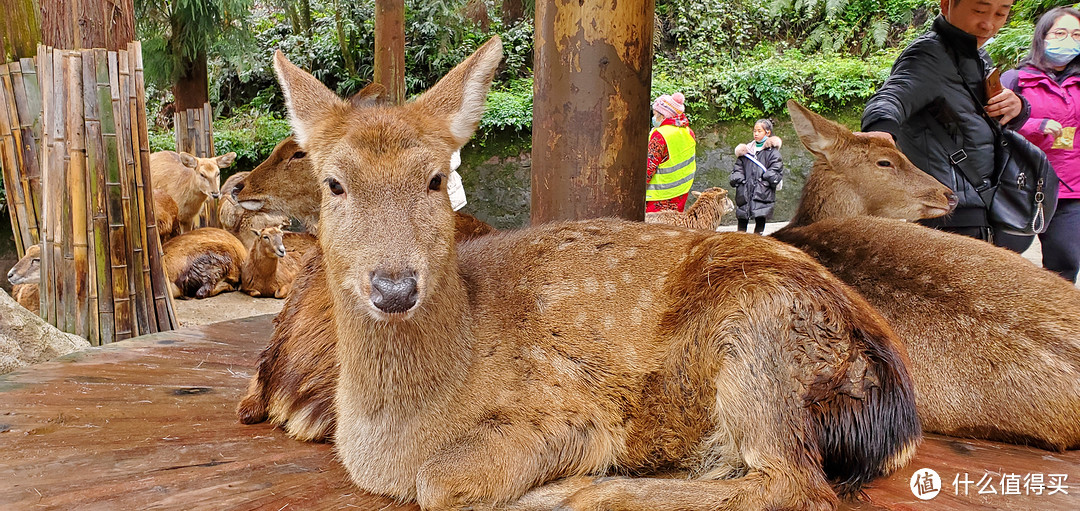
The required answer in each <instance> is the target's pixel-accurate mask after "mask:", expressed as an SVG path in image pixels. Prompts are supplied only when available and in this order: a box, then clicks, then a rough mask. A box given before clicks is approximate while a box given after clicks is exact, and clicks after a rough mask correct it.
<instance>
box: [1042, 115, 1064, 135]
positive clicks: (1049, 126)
mask: <svg viewBox="0 0 1080 511" xmlns="http://www.w3.org/2000/svg"><path fill="white" fill-rule="evenodd" d="M1043 133H1046V134H1047V135H1050V136H1052V137H1054V140H1057V138H1058V137H1060V136H1061V123H1060V122H1057V121H1055V120H1053V119H1047V120H1046V127H1045V128H1043Z"/></svg>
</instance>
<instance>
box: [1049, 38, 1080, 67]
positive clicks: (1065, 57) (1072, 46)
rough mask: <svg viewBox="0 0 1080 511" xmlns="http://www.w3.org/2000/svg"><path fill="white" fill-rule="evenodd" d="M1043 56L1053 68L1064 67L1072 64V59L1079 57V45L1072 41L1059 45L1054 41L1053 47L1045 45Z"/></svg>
mask: <svg viewBox="0 0 1080 511" xmlns="http://www.w3.org/2000/svg"><path fill="white" fill-rule="evenodd" d="M1043 54H1044V55H1045V56H1046V60H1048V61H1050V63H1051V64H1053V65H1055V66H1064V65H1065V64H1068V63H1069V62H1072V59H1073V58H1075V57H1076V56H1077V55H1080V45H1078V44H1077V43H1076V42H1073V41H1069V42H1064V41H1063V42H1061V43H1059V42H1057V41H1055V42H1054V44H1053V45H1051V44H1047V45H1046V51H1044V52H1043Z"/></svg>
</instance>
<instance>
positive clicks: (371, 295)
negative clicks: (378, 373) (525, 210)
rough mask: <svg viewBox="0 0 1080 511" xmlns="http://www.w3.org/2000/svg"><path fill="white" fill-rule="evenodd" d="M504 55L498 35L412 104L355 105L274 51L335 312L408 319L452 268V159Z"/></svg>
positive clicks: (478, 112) (454, 268)
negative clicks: (314, 194) (306, 166)
mask: <svg viewBox="0 0 1080 511" xmlns="http://www.w3.org/2000/svg"><path fill="white" fill-rule="evenodd" d="M501 59H502V42H501V41H500V40H499V38H498V37H495V38H492V39H491V40H490V41H488V42H487V43H485V44H484V45H483V46H481V47H480V48H479V49H478V50H477V51H476V52H475V53H474V54H473V55H472V56H470V57H469V58H468V59H466V60H465V61H464V62H462V63H461V64H459V65H458V66H457V67H455V68H454V69H453V70H452V71H450V73H448V74H447V75H446V76H445V77H443V79H442V80H440V81H439V83H437V84H435V86H434V87H432V88H431V89H430V90H428V91H427V92H426V93H424V94H422V95H421V96H420V97H419V98H417V99H416V100H415V101H412V102H410V103H407V104H405V105H402V106H381V105H375V106H357V105H355V104H353V103H352V102H349V101H345V100H343V99H341V98H339V97H338V96H337V95H335V94H334V93H333V92H332V91H330V90H329V89H327V88H326V87H325V86H324V85H323V84H322V83H320V82H319V81H318V80H316V79H315V78H314V77H313V76H311V75H310V74H308V73H307V72H305V71H303V70H302V69H300V68H298V67H296V66H295V65H293V64H292V63H291V62H289V61H288V59H286V58H285V56H284V55H283V54H282V53H281V52H277V53H276V54H275V56H274V69H275V71H276V72H277V75H278V80H279V81H280V82H281V88H282V90H283V91H284V93H285V103H286V106H287V108H288V110H289V118H290V122H291V124H292V127H293V134H294V137H295V141H296V144H297V145H298V146H299V148H300V150H303V151H305V152H306V158H308V159H309V160H310V165H311V167H312V169H313V171H314V175H315V182H316V183H317V185H318V186H319V189H320V197H321V207H320V220H319V243H320V245H321V246H322V249H323V253H324V255H325V261H326V274H327V278H328V280H329V283H330V286H331V290H332V292H333V293H335V295H336V296H337V297H338V300H337V303H338V306H339V307H341V306H350V307H355V309H356V310H355V312H356V313H358V314H365V315H367V316H368V317H370V318H373V319H375V320H378V321H397V320H407V319H408V318H409V317H410V316H411V314H412V313H413V312H414V311H415V310H417V309H418V308H421V307H422V306H423V304H424V303H425V301H426V300H429V299H430V298H431V297H432V296H433V295H434V293H437V292H438V287H439V285H440V284H441V283H443V282H445V279H446V278H448V277H449V276H451V275H455V274H456V271H457V261H456V252H455V248H454V214H453V210H452V209H451V207H450V198H449V196H448V195H447V191H446V183H447V176H448V175H449V174H450V156H451V154H452V153H453V152H454V151H456V150H458V149H460V148H461V147H462V146H463V145H465V143H466V142H467V141H468V140H469V138H470V137H472V134H473V132H474V131H475V130H476V127H477V125H478V124H479V123H480V118H481V116H482V115H483V112H484V102H485V99H486V96H487V92H488V89H490V87H491V80H492V78H493V77H494V75H495V69H496V67H497V66H498V64H499V61H500V60H501ZM241 197H242V196H241Z"/></svg>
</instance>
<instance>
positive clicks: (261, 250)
mask: <svg viewBox="0 0 1080 511" xmlns="http://www.w3.org/2000/svg"><path fill="white" fill-rule="evenodd" d="M252 232H253V233H254V234H255V238H254V239H253V240H252V242H251V246H250V247H248V257H247V259H246V260H244V265H243V266H242V267H241V268H240V290H241V291H244V292H246V293H247V294H249V295H251V296H272V297H274V298H285V297H287V296H289V292H290V291H292V285H293V278H294V277H296V273H297V272H298V271H300V260H301V258H302V257H303V255H304V254H303V252H299V251H293V252H286V251H285V243H284V242H283V241H282V237H283V235H284V231H282V230H281V226H278V225H274V226H270V227H264V228H262V229H259V230H255V229H252Z"/></svg>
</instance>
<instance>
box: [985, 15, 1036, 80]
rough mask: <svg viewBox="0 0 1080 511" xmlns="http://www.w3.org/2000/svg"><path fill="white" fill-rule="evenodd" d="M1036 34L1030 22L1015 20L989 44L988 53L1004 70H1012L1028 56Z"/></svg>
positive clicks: (987, 46)
mask: <svg viewBox="0 0 1080 511" xmlns="http://www.w3.org/2000/svg"><path fill="white" fill-rule="evenodd" d="M1034 32H1035V25H1034V24H1032V23H1031V22H1030V21H1026V20H1024V21H1016V20H1014V21H1013V22H1011V23H1010V25H1009V26H1007V27H1004V28H1002V29H1001V31H1000V32H998V35H997V37H994V39H993V40H991V41H990V42H989V43H987V45H986V46H985V48H986V51H987V53H989V54H990V57H991V58H993V59H994V63H996V64H997V65H998V67H1000V68H1001V69H1002V70H1005V69H1011V68H1013V67H1016V64H1017V63H1019V62H1020V59H1022V58H1024V57H1025V56H1026V55H1027V53H1028V49H1029V48H1031V38H1032V37H1033V35H1034Z"/></svg>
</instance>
